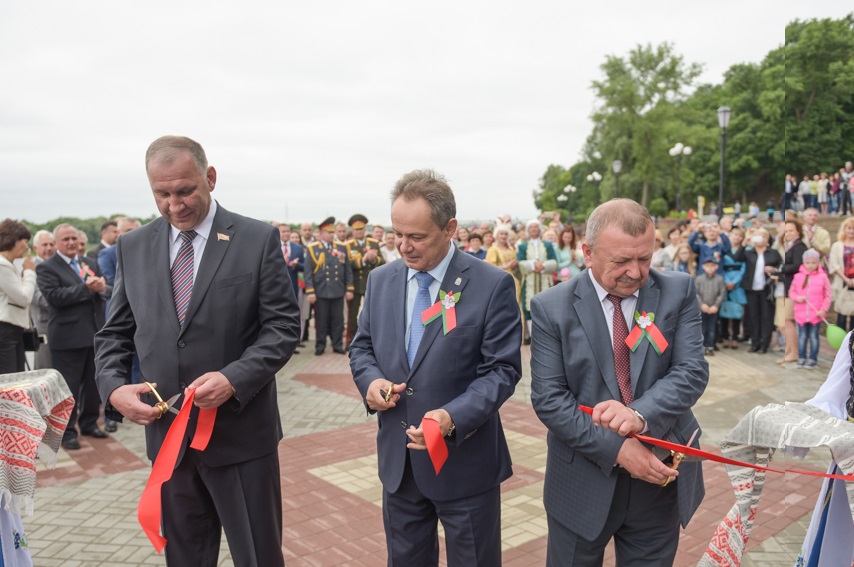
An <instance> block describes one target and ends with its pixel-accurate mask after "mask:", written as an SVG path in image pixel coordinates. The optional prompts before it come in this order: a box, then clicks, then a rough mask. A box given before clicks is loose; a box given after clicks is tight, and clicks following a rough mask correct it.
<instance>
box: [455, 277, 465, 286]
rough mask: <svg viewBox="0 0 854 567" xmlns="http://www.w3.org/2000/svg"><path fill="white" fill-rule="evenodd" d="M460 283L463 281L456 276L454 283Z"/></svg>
mask: <svg viewBox="0 0 854 567" xmlns="http://www.w3.org/2000/svg"><path fill="white" fill-rule="evenodd" d="M461 283H463V278H457V279H455V280H454V285H460V284H461Z"/></svg>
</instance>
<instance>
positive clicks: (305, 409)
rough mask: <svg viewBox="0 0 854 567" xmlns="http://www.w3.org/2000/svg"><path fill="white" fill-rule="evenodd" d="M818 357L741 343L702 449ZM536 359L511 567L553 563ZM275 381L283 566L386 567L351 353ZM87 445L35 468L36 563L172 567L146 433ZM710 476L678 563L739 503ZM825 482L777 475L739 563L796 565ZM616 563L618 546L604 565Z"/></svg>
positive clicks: (520, 424)
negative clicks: (151, 488) (154, 528)
mask: <svg viewBox="0 0 854 567" xmlns="http://www.w3.org/2000/svg"><path fill="white" fill-rule="evenodd" d="M822 352H823V353H824V355H825V358H821V359H820V361H819V362H820V364H819V368H818V369H817V370H803V369H797V368H795V367H793V366H791V365H790V366H788V367H781V366H779V365H777V364H775V363H774V361H775V360H776V359H777V358H779V355H774V354H771V353H769V354H766V355H758V354H751V353H748V352H747V348H746V347H745V346H743V345H742V346H741V348H740V349H738V350H736V351H732V350H729V349H724V350H722V351H720V352H718V353H717V354H716V355H715V356H714V357H711V358H710V359H709V363H710V368H711V379H710V383H709V387H708V389H707V391H706V393H705V394H704V396H703V397H702V398H701V400H700V401H699V403H698V404H697V407H696V413H697V416H698V418H699V420H700V424H701V425H702V427H703V438H702V440H701V441H702V444H703V446H704V448H707V449H712V450H716V449H717V445H718V443H719V442H720V441H721V439H723V437H724V436H725V435H726V433H727V432H728V431H729V430H730V429H731V428H732V427H733V426H734V425H735V423H736V422H737V421H738V419H739V418H740V417H741V416H743V415H744V414H745V413H747V412H748V411H749V410H750V409H752V408H753V407H754V406H756V405H762V404H766V403H770V402H780V401H784V400H788V401H803V400H805V399H808V398H809V397H811V396H812V394H813V393H814V392H815V391H816V389H817V388H818V386H819V385H820V384H821V382H822V381H823V380H824V376H825V375H826V373H827V371H828V370H829V368H830V362H831V360H830V356H831V355H830V352H831V351H830V348H829V346H828V345H827V344H826V343H824V342H823V345H822ZM529 356H530V353H529V349H528V347H523V360H524V361H525V362H524V376H523V379H522V382H521V383H520V384H519V387H518V388H517V391H516V394H515V395H514V396H513V398H512V399H511V400H510V401H508V402H507V404H505V406H504V408H502V419H503V422H504V425H505V429H506V430H507V438H508V443H509V444H510V449H511V454H512V456H513V461H514V467H513V468H514V476H513V477H512V478H511V479H509V480H508V481H507V482H505V483H504V485H502V524H503V531H502V536H503V550H504V552H503V559H504V565H506V566H520V567H521V566H531V565H543V564H544V558H545V542H546V524H545V514H544V512H543V507H542V500H541V498H542V479H543V473H544V471H545V455H546V445H545V429H544V428H543V426H542V425H541V424H540V423H539V421H538V420H537V419H536V416H535V415H534V412H533V409H532V408H531V404H530V398H529V395H530V364H529V362H528V358H529ZM277 382H278V391H279V408H280V412H281V416H282V425H283V428H284V431H285V439H284V440H283V441H282V444H281V445H280V448H279V454H280V461H281V466H282V485H283V495H284V496H283V510H284V524H285V525H284V534H283V535H284V553H285V558H286V560H287V564H288V565H289V567H294V566H324V565H328V566H338V565H341V566H362V565H384V564H385V548H384V540H383V536H382V516H381V510H380V507H379V502H380V500H381V486H380V483H379V480H378V479H377V475H376V453H375V449H376V447H375V432H376V423H375V418H373V417H369V416H367V415H366V412H365V410H364V407H363V405H362V403H361V401H360V400H359V398H358V393H357V391H356V389H355V387H354V386H353V383H352V378H351V376H350V373H349V367H348V363H347V358H346V357H345V356H343V355H337V354H333V353H327V354H325V355H323V356H321V357H315V356H313V354H312V352H311V349H309V348H307V349H303V350H302V351H301V354H299V355H298V356H295V357H294V358H293V359H292V360H291V362H290V363H289V364H288V365H287V366H286V367H285V368H284V369H283V370H282V372H280V373H279V376H278V377H277ZM81 444H82V445H83V449H81V450H80V451H74V452H65V451H64V450H60V455H59V460H58V464H57V467H56V469H54V470H47V469H45V468H43V467H42V468H40V469H39V472H38V489H37V491H36V498H35V512H34V514H33V515H31V516H28V517H25V518H24V524H25V526H26V529H27V537H28V541H29V545H30V549H31V551H32V554H33V560H34V563H35V565H37V566H40V567H60V566H61V567H96V566H97V567H102V566H103V567H107V566H109V567H121V566H138V565H164V564H165V561H164V559H163V557H162V556H159V555H157V554H156V553H155V552H154V550H153V548H152V547H151V545H150V543H149V542H148V540H147V538H146V537H145V536H144V535H143V533H142V531H141V529H140V528H139V525H138V523H137V520H136V504H137V500H138V498H139V495H140V493H141V492H142V488H143V486H144V484H145V481H146V479H147V477H148V473H149V470H150V467H149V464H148V462H147V460H146V459H145V451H144V449H145V442H144V437H143V430H142V427H140V426H137V425H134V424H130V423H127V424H121V425H120V426H119V431H118V432H117V433H115V434H114V435H112V437H111V438H110V439H108V440H99V439H90V438H86V437H82V438H81ZM827 458H828V455H827V454H820V455H819V454H812V455H810V456H809V457H808V458H807V461H806V463H801V462H798V463H797V465H798V466H799V467H801V468H813V469H816V470H819V469H820V470H823V469H824V468H825V466H826V465H825V464H826V460H827ZM778 464H779V463H778ZM787 464H790V465H794V464H795V463H787ZM704 471H705V475H706V492H707V495H706V499H705V501H704V502H703V505H702V507H701V508H700V510H699V511H698V513H697V515H696V516H695V518H694V520H693V521H692V522H691V524H690V525H689V526H688V529H687V530H684V531H683V533H682V535H681V540H680V551H679V555H678V557H677V562H676V565H680V566H681V565H695V564H696V562H697V560H698V558H699V556H700V555H701V554H702V552H703V551H704V550H705V548H706V545H707V544H708V541H709V539H710V537H711V535H712V533H713V532H714V529H715V527H716V526H717V524H718V523H719V522H720V520H721V519H722V518H723V516H724V515H725V514H726V511H727V510H729V508H730V507H731V506H732V504H733V503H734V501H735V500H734V496H733V494H732V490H731V488H730V486H729V482H728V478H727V476H726V473H725V470H724V468H723V466H722V465H716V464H706V465H704ZM819 486H820V482H819V481H816V480H815V479H808V478H806V477H799V476H796V475H786V476H785V477H782V478H781V477H779V476H777V477H775V476H774V475H770V474H769V478H768V482H767V485H766V492H765V498H764V499H763V503H762V506H761V508H760V511H759V514H758V517H757V526H758V527H757V528H756V529H755V530H754V534H753V536H752V537H751V541H750V542H749V544H748V553H747V556H746V557H745V560H744V562H743V565H745V566H746V567H759V566H777V565H792V564H793V563H794V560H795V557H796V556H797V552H798V550H799V548H800V544H801V541H802V538H803V535H804V532H805V528H806V525H807V524H808V522H809V517H810V513H811V510H812V507H813V504H814V502H815V497H816V495H817V493H818V489H819ZM221 547H222V550H221V553H220V563H219V565H220V566H223V567H224V566H230V565H233V562H232V561H231V557H230V555H229V553H228V548H227V545H226V542H225V540H224V538H223V543H222V546H221ZM442 564H443V565H444V559H443V563H442ZM612 564H613V554H612V553H610V552H609V554H608V557H607V558H606V565H612Z"/></svg>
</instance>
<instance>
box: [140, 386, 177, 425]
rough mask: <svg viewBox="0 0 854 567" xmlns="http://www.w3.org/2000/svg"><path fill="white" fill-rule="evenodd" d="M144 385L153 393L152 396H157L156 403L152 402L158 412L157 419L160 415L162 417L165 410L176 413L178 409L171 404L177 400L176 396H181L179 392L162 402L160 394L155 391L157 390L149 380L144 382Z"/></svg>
mask: <svg viewBox="0 0 854 567" xmlns="http://www.w3.org/2000/svg"><path fill="white" fill-rule="evenodd" d="M145 385H146V386H148V389H149V390H151V393H152V394H154V396H155V397H156V398H157V403H156V404H154V407H155V408H157V409H158V411H159V412H160V413H159V414H158V416H157V419H160V418H161V417H163V415H164V414H165V413H166V412H167V411H171V412H172V413H174V414H176V415H177V414H178V410H177V409H175V408H174V407H172V406H173V405H174V404H175V402H177V401H178V398H180V397H181V393H180V392H179V393H177V394H175V395H174V396H172V397H171V398H169V399H168V400H166V401H165V402H164V401H163V398H161V397H160V394H159V393H157V390H156V389H155V388H154V386H152V385H151V382H146V383H145Z"/></svg>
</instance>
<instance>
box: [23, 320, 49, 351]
mask: <svg viewBox="0 0 854 567" xmlns="http://www.w3.org/2000/svg"><path fill="white" fill-rule="evenodd" d="M23 339H24V350H25V351H28V352H37V351H38V350H39V345H41V344H44V343H45V342H46V341H45V338H44V336H43V335H40V334H39V330H38V329H36V327H35V326H34V325H33V318H32V317H30V327H29V328H28V329H24V333H23Z"/></svg>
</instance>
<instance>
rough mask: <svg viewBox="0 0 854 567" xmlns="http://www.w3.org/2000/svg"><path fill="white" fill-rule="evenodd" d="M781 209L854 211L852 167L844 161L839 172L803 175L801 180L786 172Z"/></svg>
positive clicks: (837, 212)
mask: <svg viewBox="0 0 854 567" xmlns="http://www.w3.org/2000/svg"><path fill="white" fill-rule="evenodd" d="M782 206H783V210H784V211H787V210H795V211H803V210H806V209H809V208H814V209H818V210H819V211H820V212H821V214H822V215H828V214H830V215H839V216H847V215H849V214H851V211H852V210H854V209H852V207H854V168H852V163H851V162H850V161H849V162H846V163H845V167H842V168H840V169H839V171H836V172H833V173H830V174H828V173H827V172H824V171H822V172H821V173H813V174H812V175H810V174H804V175H803V177H802V178H801V180H800V181H798V178H797V176H795V175H792V174H789V173H787V174H786V180H785V190H784V192H783V204H782Z"/></svg>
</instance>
